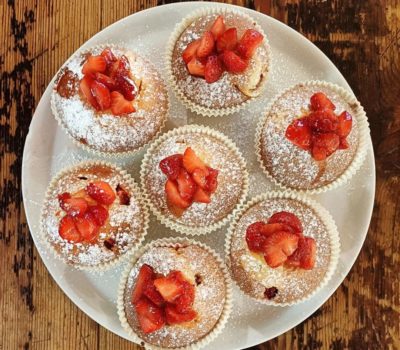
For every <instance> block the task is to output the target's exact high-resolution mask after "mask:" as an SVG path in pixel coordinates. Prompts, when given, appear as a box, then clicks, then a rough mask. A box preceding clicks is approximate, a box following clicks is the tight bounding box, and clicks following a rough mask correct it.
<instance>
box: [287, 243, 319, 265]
mask: <svg viewBox="0 0 400 350" xmlns="http://www.w3.org/2000/svg"><path fill="white" fill-rule="evenodd" d="M316 252H317V245H316V243H315V240H314V239H313V238H311V237H301V238H300V239H299V244H298V247H297V249H296V250H295V252H294V253H293V254H292V255H290V256H289V258H288V260H287V262H286V263H287V264H288V265H289V266H292V267H301V268H303V269H306V270H311V269H312V268H314V265H315V257H316Z"/></svg>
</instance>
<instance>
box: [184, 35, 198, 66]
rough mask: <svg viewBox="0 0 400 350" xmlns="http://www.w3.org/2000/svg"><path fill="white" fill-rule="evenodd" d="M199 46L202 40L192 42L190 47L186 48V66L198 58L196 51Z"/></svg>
mask: <svg viewBox="0 0 400 350" xmlns="http://www.w3.org/2000/svg"><path fill="white" fill-rule="evenodd" d="M199 46H200V39H198V40H195V41H192V42H191V43H190V44H189V45H188V46H186V49H185V50H183V52H182V59H183V60H184V61H185V63H186V64H188V63H189V62H190V61H191V60H192V58H195V57H196V51H197V49H198V47H199Z"/></svg>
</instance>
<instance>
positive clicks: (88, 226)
mask: <svg viewBox="0 0 400 350" xmlns="http://www.w3.org/2000/svg"><path fill="white" fill-rule="evenodd" d="M74 220H75V226H76V228H77V230H78V231H79V233H80V235H81V237H82V238H83V239H84V240H85V241H87V242H91V241H93V240H94V239H95V238H96V237H97V235H98V233H99V229H100V227H99V226H98V225H97V224H96V221H95V219H94V218H93V217H92V216H91V214H90V213H89V212H86V213H85V214H84V215H83V217H79V216H76V217H75V218H74Z"/></svg>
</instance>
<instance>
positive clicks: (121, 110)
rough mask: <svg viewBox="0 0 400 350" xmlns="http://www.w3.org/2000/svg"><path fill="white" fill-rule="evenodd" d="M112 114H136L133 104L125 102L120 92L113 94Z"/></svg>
mask: <svg viewBox="0 0 400 350" xmlns="http://www.w3.org/2000/svg"><path fill="white" fill-rule="evenodd" d="M111 112H112V114H114V115H123V114H129V113H133V112H135V107H133V105H132V103H131V102H129V101H127V100H125V97H124V96H123V95H122V94H121V93H119V92H118V91H113V92H112V93H111Z"/></svg>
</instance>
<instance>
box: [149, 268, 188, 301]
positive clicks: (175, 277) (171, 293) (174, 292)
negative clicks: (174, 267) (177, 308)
mask: <svg viewBox="0 0 400 350" xmlns="http://www.w3.org/2000/svg"><path fill="white" fill-rule="evenodd" d="M183 280H184V279H183V276H182V274H181V273H180V272H179V271H171V272H170V273H169V274H168V276H166V277H159V278H156V279H155V280H154V286H155V287H156V289H157V291H158V292H159V293H160V294H161V296H162V297H163V299H164V300H165V301H167V302H169V303H172V302H174V301H175V299H177V298H178V297H179V296H181V294H182V293H183V291H184V289H183V283H182V281H183Z"/></svg>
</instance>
